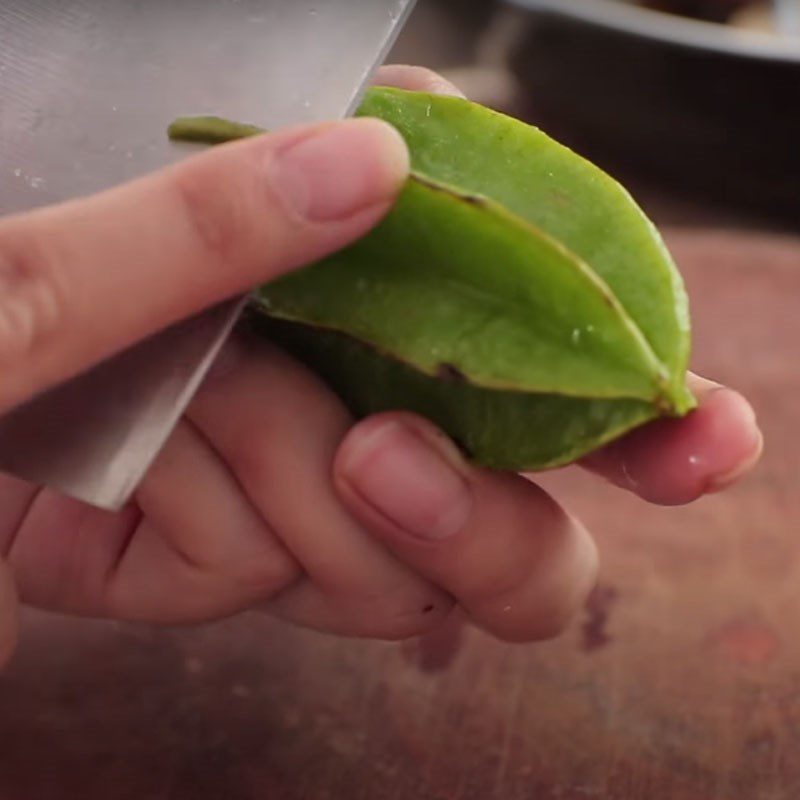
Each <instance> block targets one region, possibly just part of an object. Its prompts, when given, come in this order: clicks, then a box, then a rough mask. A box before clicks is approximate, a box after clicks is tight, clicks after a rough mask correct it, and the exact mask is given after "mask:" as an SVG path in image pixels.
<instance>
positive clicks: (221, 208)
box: [174, 168, 249, 263]
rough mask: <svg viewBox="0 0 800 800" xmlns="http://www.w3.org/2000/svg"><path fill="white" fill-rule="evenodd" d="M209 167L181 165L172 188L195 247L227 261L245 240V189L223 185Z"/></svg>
mask: <svg viewBox="0 0 800 800" xmlns="http://www.w3.org/2000/svg"><path fill="white" fill-rule="evenodd" d="M235 183H236V182H235V181H230V180H228V181H221V180H220V179H219V176H218V175H216V174H215V173H214V172H213V171H212V170H210V169H197V168H194V169H184V170H179V171H178V172H176V174H175V180H174V190H175V194H176V196H177V198H178V203H179V205H180V207H181V208H182V210H183V214H184V217H185V219H186V223H187V226H188V228H189V231H190V235H191V236H192V238H193V239H194V241H195V242H196V244H197V249H198V250H199V251H200V252H201V253H202V254H203V255H204V257H206V258H209V259H211V260H213V261H218V262H224V263H227V262H228V261H230V260H231V259H232V258H234V256H235V255H236V254H237V253H238V252H239V251H240V250H241V248H242V245H243V243H244V242H246V240H247V236H248V230H249V226H248V224H247V221H248V215H247V213H246V212H247V208H246V200H245V198H246V196H247V193H246V192H239V191H231V190H230V188H224V189H223V188H221V187H222V186H225V185H227V186H232V185H235Z"/></svg>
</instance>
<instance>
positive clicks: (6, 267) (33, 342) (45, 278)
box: [0, 234, 67, 363]
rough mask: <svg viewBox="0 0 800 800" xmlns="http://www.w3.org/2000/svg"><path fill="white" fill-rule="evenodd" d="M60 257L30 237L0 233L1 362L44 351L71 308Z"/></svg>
mask: <svg viewBox="0 0 800 800" xmlns="http://www.w3.org/2000/svg"><path fill="white" fill-rule="evenodd" d="M61 263H62V258H61V257H60V256H59V255H58V253H57V251H56V250H55V249H53V248H52V247H45V246H44V244H43V243H42V242H41V241H39V240H37V239H35V238H30V237H25V238H22V237H19V238H17V237H11V236H9V235H7V234H5V235H4V234H0V363H9V362H16V361H19V360H21V359H27V358H29V357H32V356H34V355H37V354H39V353H40V352H42V351H45V350H46V349H47V347H48V346H49V344H50V343H52V342H54V341H55V340H56V334H57V332H58V330H59V329H60V328H61V327H62V325H63V323H64V316H65V312H66V308H67V303H66V300H65V287H64V284H63V281H62V280H61V279H59V275H63V274H64V271H63V270H62V269H61V267H60V265H61Z"/></svg>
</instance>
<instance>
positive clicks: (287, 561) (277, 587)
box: [228, 548, 300, 601]
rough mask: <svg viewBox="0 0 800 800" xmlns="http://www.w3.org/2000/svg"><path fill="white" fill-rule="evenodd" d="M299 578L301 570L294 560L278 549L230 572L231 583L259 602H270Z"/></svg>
mask: <svg viewBox="0 0 800 800" xmlns="http://www.w3.org/2000/svg"><path fill="white" fill-rule="evenodd" d="M299 576H300V569H299V567H298V566H297V564H296V563H295V562H294V560H293V559H292V558H291V557H289V556H288V555H287V554H286V553H282V552H280V551H278V549H277V548H274V549H271V552H265V553H264V554H263V555H261V556H259V557H257V558H252V559H248V560H246V561H243V562H241V563H239V564H237V565H236V566H235V567H233V568H231V569H229V570H228V578H229V580H230V582H231V583H232V584H233V585H235V586H236V587H237V588H238V589H239V590H241V591H242V592H243V593H244V594H246V595H248V596H249V597H253V598H255V599H257V600H259V601H265V600H269V599H270V598H272V597H273V596H275V595H276V594H279V593H280V592H282V591H284V590H285V589H286V588H287V587H289V586H290V585H291V584H292V583H294V581H295V580H297V578H298V577H299Z"/></svg>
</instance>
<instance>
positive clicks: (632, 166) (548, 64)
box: [393, 0, 800, 230]
mask: <svg viewBox="0 0 800 800" xmlns="http://www.w3.org/2000/svg"><path fill="white" fill-rule="evenodd" d="M645 6H649V7H651V8H655V9H668V10H672V11H676V12H680V15H678V14H664V13H654V12H653V11H652V10H649V9H648V8H646V7H645ZM720 20H721V21H723V22H722V23H718V24H712V22H711V21H720ZM794 30H797V31H800V0H630V1H629V2H625V1H624V0H516V2H515V3H508V2H501V1H500V0H485V1H484V2H473V1H471V0H427V2H426V1H425V0H423V2H421V3H420V5H419V7H418V9H417V11H416V12H415V17H414V19H413V20H412V23H411V25H410V26H409V27H408V28H407V29H406V32H405V34H404V36H403V38H402V40H401V41H400V43H399V44H398V46H397V48H396V51H395V53H394V54H393V59H394V60H400V61H407V62H416V63H423V64H425V65H427V66H432V67H435V68H437V69H440V70H442V71H444V72H445V73H446V74H448V76H449V77H451V78H452V79H453V80H454V81H455V82H456V83H459V84H460V85H461V86H462V87H463V88H464V89H465V90H466V91H467V93H468V94H469V95H470V96H471V97H473V98H475V99H477V100H478V101H479V102H482V103H485V104H486V105H490V106H492V107H495V108H499V109H501V110H503V111H507V112H509V113H512V114H514V115H516V116H520V117H523V118H524V119H526V120H528V121H530V122H533V123H535V124H537V125H540V126H541V127H543V128H544V129H545V130H547V131H548V132H550V133H551V134H552V135H554V136H556V137H557V138H559V139H561V140H562V141H564V142H565V143H566V144H568V145H571V146H573V147H574V148H576V149H577V150H578V151H579V152H581V153H582V154H584V155H586V156H588V157H590V158H591V159H593V160H595V161H597V162H598V163H600V164H601V165H602V166H603V167H605V168H606V169H607V170H609V171H611V172H612V173H613V174H615V175H616V176H617V177H619V178H620V179H622V180H623V181H624V182H625V183H626V184H628V185H630V186H631V188H632V189H633V190H634V191H635V193H636V195H637V197H638V198H639V199H640V200H641V201H642V203H643V204H644V205H645V206H646V208H647V210H648V211H650V213H652V214H653V215H654V216H655V217H657V218H658V220H659V221H663V222H666V223H676V224H688V225H706V224H714V223H717V224H726V223H729V224H732V225H739V226H748V225H750V226H759V227H766V228H777V229H781V228H782V229H788V230H792V229H795V230H796V229H800V221H799V219H798V216H799V214H798V209H799V208H800V188H798V187H800V37H799V38H796V39H792V38H791V37H788V36H778V35H777V34H778V32H780V31H787V32H791V31H794Z"/></svg>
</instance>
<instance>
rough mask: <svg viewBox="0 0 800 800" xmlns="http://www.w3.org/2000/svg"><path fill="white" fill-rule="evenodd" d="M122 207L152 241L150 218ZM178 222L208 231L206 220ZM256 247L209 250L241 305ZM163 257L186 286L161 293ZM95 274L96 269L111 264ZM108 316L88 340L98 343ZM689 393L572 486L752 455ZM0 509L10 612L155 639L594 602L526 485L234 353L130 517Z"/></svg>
mask: <svg viewBox="0 0 800 800" xmlns="http://www.w3.org/2000/svg"><path fill="white" fill-rule="evenodd" d="M380 80H381V82H382V83H393V84H395V85H400V86H403V87H405V88H410V89H425V90H434V91H448V92H455V91H456V90H455V89H454V88H453V87H449V86H448V85H447V84H446V83H445V82H443V81H442V79H441V78H439V77H438V76H434V75H432V74H431V73H429V72H427V71H425V70H419V69H413V68H397V67H395V68H388V69H386V70H384V72H383V73H382V75H381V76H380ZM251 146H252V145H251ZM261 146H263V145H261ZM231 152H232V151H226V154H225V156H218V157H219V158H223V157H226V158H230V157H231V156H230V153H231ZM203 158H208V156H206V157H203ZM393 158H394V157H393ZM199 163H202V162H200V161H197V162H196V164H199ZM391 163H392V164H396V163H397V162H396V161H392V162H391ZM389 172H391V174H393V175H395V176H396V175H399V174H400V172H401V170H397V171H396V172H392V171H391V170H390V171H389ZM235 175H236V174H235V173H234V174H233V175H231V176H230V177H226V179H225V181H224V184H225V186H223V185H222V184H223V182H222V181H220V188H225V187H228V188H226V191H228V189H229V190H230V192H231V196H235V197H236V198H237V199H238V202H239V207H240V208H242V209H243V210H242V212H241V213H242V219H243V220H244V221H245V222H246V220H248V219H253V218H254V216H255V212H254V211H253V209H251V208H249V207H243V206H242V203H243V200H242V196H241V194H242V193H241V189H237V186H236V177H235ZM390 183H391V182H390ZM231 184H232V185H231ZM392 185H393V186H395V185H396V184H392ZM121 191H128V190H121ZM247 196H248V195H247V193H245V198H246V197H247ZM249 196H250V197H251V198H252V195H249ZM194 197H195V198H197V197H198V194H195V195H194ZM201 197H202V196H201ZM228 202H229V201H228ZM116 208H117V213H120V212H119V209H120V208H122V209H123V212H124V213H122V219H126V218H127V217H128V215H129V214H130V213H131V207H130V206H126V205H125V203H124V202H121V201H119V203H118V205H117V206H116ZM137 208H138V209H139V210H138V211H137V212H136V213H137V215H138V216H140V217H142V218H143V219H144V220H145V224H146V225H149V226H150V229H151V231H152V232H151V236H152V237H153V239H154V240H155V241H160V239H159V237H160V236H164V235H165V233H158V231H162V227H161V226H160V225H159V217H163V216H164V214H163V212H159V215H158V216H152V217H151V216H150V214H149V209H148V206H147V204H141V203H139V204H137ZM194 208H195V213H197V212H198V211H199V213H200V216H201V218H202V219H203V220H205V221H206V222H205V223H204V224H206V225H210V226H211V229H212V230H215V229H218V228H217V227H216V226H217V225H218V224H219V223H218V222H217V221H216V220H217V218H216V217H215V216H214V213H215V211H216V213H220V208H222V213H223V214H224V206H223V204H222V202H221V201H220V203H219V205H218V204H217V203H215V202H214V203H212V204H211V207H210V208H209V207H207V206H206V205H205V204H204V203H203V202H202V200H201V201H196V203H195V205H194ZM378 216H379V214H377V213H376V214H375V215H374V219H377V218H378ZM374 219H373V218H370V222H372V221H374ZM365 226H366V223H365ZM172 227H174V226H170V228H172ZM242 227H243V228H244V227H246V225H243V226H242ZM255 227H256V228H257V227H258V226H257V225H256V226H255ZM236 230H237V232H238V227H237V228H236ZM2 232H3V228H2V226H0V252H2V249H3V248H2V243H3V241H4V239H3V235H2ZM166 233H168V234H169V237H170V238H169V240H168V241H166V242H164V243H163V244H162V245H161V246H160V247H154V248H152V250H148V251H147V252H153V253H154V255H153V257H152V258H153V269H152V272H153V273H155V274H156V275H158V274H159V270H164V271H170V277H169V278H166V277H165V276H163V275H162V276H161V280H162V281H164V280H168V282H169V284H170V285H171V286H172V292H173V297H175V296H177V297H182V295H181V288H182V283H185V282H186V281H187V273H188V272H189V271H190V270H192V266H193V262H192V258H196V257H201V258H202V257H204V256H198V254H196V253H195V252H194V251H191V252H188V253H187V251H186V248H185V245H182V244H181V241H182V237H181V236H175V234H174V233H173V232H172V230H170V231H167V232H166ZM255 235H257V231H256V232H254V231H252V230H242V231H241V233H238V235H237V236H235V237H234V236H230V235H228V236H225V237H224V240H225V241H226V242H227V243H228V245H227V247H228V248H230V249H228V250H226V260H228V261H232V262H233V263H240V262H242V261H244V262H247V263H248V264H250V267H248V268H247V269H246V270H245V271H246V272H247V275H246V276H244V277H243V276H240V277H243V279H242V281H241V285H242V286H245V285H247V284H248V283H255V282H257V281H258V280H263V279H266V278H267V277H268V275H267V273H268V272H269V270H270V267H269V266H267V267H266V268H265V266H264V264H263V259H262V260H259V259H258V258H257V252H258V247H255V246H254V245H255V244H260V250H261V252H264V251H267V249H268V248H267V245H266V243H265V240H264V238H260V239H258V242H256V243H254V242H253V239H254V236H255ZM117 236H118V237H119V239H118V244H117V247H118V249H119V250H120V251H122V252H127V251H130V252H132V253H135V254H136V257H137V263H138V261H139V260H140V259H141V255H140V254H141V250H139V251H138V252H137V248H140V247H141V245H140V243H139V236H138V235H137V234H136V232H132V231H131V230H130V226H127V225H126V226H121V227H120V229H119V231H117ZM240 238H241V239H243V240H244V242H245V245H244V247H245V251H246V253H250V254H252V253H256V256H251V257H253V258H254V259H255V260H254V261H253V262H250V261H248V256H247V255H243V254H242V253H241V251H240V250H239V246H240ZM269 238H270V239H272V240H273V241H274V238H273V237H269ZM311 238H313V237H311ZM278 241H279V242H283V246H284V247H291V246H292V244H293V242H291V241H289V239H288V238H285V237H284V238H283V239H281V238H280V236H279V238H278ZM248 242H249V244H248ZM294 244H296V243H294ZM75 247H76V248H78V247H80V244H76V245H75ZM176 249H177V253H178V255H179V256H180V258H178V259H177V260H178V261H179V262H181V263H183V267H182V268H181V269H182V272H181V271H180V270H178V274H174V275H173V273H175V270H176V268H175V267H174V266H172V264H173V262H174V261H175V260H176ZM97 253H98V254H97V256H96V263H99V262H101V261H102V262H103V263H105V262H109V261H110V259H109V257H108V254H102V253H101V251H100V249H99V248H98V251H97ZM303 256H304V257H307V258H311V257H313V255H312V254H309V253H307V252H304V253H303ZM110 263H114V261H113V260H111V261H110ZM128 263H130V262H128ZM217 263H218V262H217ZM282 263H283V262H282ZM286 263H288V262H286ZM259 268H261V269H260V271H259ZM283 268H284V267H278V268H277V270H276V272H277V271H279V270H280V269H283ZM249 270H252V271H249ZM123 271H124V263H123V264H120V268H119V272H120V273H122V272H123ZM192 271H195V270H192ZM212 272H213V270H212ZM200 274H205V271H204V270H202V269H201V270H200ZM121 277H122V278H124V279H136V276H133V275H132V276H128V275H122V276H121ZM173 277H174V285H172V281H173ZM136 286H137V287H139V288H134V287H132V288H129V289H127V290H126V294H127V296H137V297H138V293H141V292H142V288H141V287H142V286H143V284H142V283H137V284H136ZM237 286H238V284H237ZM226 291H227V290H226ZM115 296H116V293H115ZM203 297H206V296H205V295H203ZM173 302H174V301H173ZM202 302H205V300H198V303H196V304H195V305H198V304H202ZM143 313H144V312H143ZM147 313H151V312H147ZM181 313H183V312H181ZM186 313H188V310H187V311H186ZM109 316H110V315H106V318H105V319H103V320H99V321H97V322H94V323H92V324H93V325H97V327H98V328H100V326H101V325H102V326H108V325H111V324H112V323H113V320H109V319H108V317H109ZM131 316H133V315H131ZM160 319H161V320H162V321H163V316H162V318H160ZM158 324H161V322H159V323H158ZM153 327H155V325H152V324H151V325H150V328H153ZM103 330H106V328H103ZM136 335H142V331H141V328H140V329H138V332H137V334H136ZM134 338H135V337H134ZM58 363H60V362H58ZM694 380H695V381H696V385H695V387H694V388H695V389H696V390H697V392H698V395H699V396H700V401H701V407H700V409H699V410H698V411H697V412H695V413H694V414H693V415H692V416H691V417H689V418H687V419H685V420H677V421H668V422H664V423H661V422H659V423H656V424H654V425H652V426H649V427H648V428H645V429H643V430H641V431H638V432H636V433H634V434H633V435H631V436H630V437H628V438H627V439H626V440H624V441H621V442H619V443H617V444H615V445H613V446H612V447H611V448H608V449H607V450H605V451H603V452H602V453H600V454H597V455H595V456H593V457H592V458H591V459H588V460H587V462H586V466H588V467H589V468H590V469H592V470H594V471H596V472H599V473H601V474H603V475H604V476H606V477H607V478H609V479H611V480H613V481H615V482H617V483H619V484H624V485H625V486H626V488H631V489H634V490H635V491H638V492H639V493H640V494H642V496H643V497H645V499H648V500H651V501H654V502H661V503H677V502H689V501H691V500H693V499H695V498H696V497H698V496H699V495H700V494H702V493H704V492H705V491H708V490H712V489H715V488H717V487H718V486H722V485H723V484H725V483H727V482H730V481H731V480H733V479H735V477H737V476H738V475H740V474H742V473H743V472H744V471H746V470H747V468H748V467H749V466H750V465H751V464H752V463H753V462H754V461H755V460H756V459H757V457H758V454H759V452H760V448H761V443H760V434H759V432H758V428H757V426H756V424H755V419H754V417H753V414H752V411H751V410H750V407H749V406H748V404H747V403H746V401H745V400H744V399H743V398H741V396H739V395H738V394H736V393H734V392H732V391H730V390H723V389H715V388H713V387H712V385H709V384H707V383H706V382H703V381H701V380H700V379H694ZM0 509H2V516H0V553H4V554H5V555H6V556H7V559H8V561H9V563H10V564H11V566H12V567H13V569H14V571H15V575H16V579H17V585H18V587H19V592H20V595H21V597H22V599H23V601H25V602H29V603H31V604H34V605H38V606H42V607H46V608H52V609H57V610H59V611H62V612H70V613H77V614H88V615H95V616H110V617H114V618H118V619H136V620H147V621H150V622H157V623H171V624H177V623H184V622H195V621H200V620H206V619H212V618H216V617H221V616H225V615H229V614H233V613H235V612H237V611H239V610H242V609H245V608H251V607H255V606H258V607H261V608H264V609H266V610H268V611H270V612H271V613H274V614H276V615H278V616H280V617H282V618H284V619H287V620H290V621H292V622H295V623H298V624H302V625H306V626H310V627H314V628H317V629H321V630H327V631H331V632H334V633H338V634H343V635H350V636H372V637H380V638H405V637H409V636H412V635H415V634H419V633H422V632H424V631H426V630H429V629H430V628H432V627H435V626H436V625H438V624H439V623H440V622H441V621H442V620H443V619H444V617H445V616H446V615H447V614H448V613H449V612H450V610H451V609H452V608H453V606H454V605H456V604H458V605H459V606H461V607H462V609H463V610H464V611H466V613H467V614H468V615H469V616H470V617H471V618H472V619H473V620H474V621H475V622H476V623H477V624H479V625H481V626H483V627H485V628H487V629H489V630H490V631H492V632H493V633H494V634H496V635H497V636H499V637H501V638H505V639H509V640H517V641H524V640H533V639H539V638H546V637H549V636H551V635H553V634H555V633H557V632H558V631H559V630H560V629H561V628H562V627H563V626H564V625H565V624H566V622H567V621H568V620H569V619H570V617H571V615H572V614H573V612H574V611H575V610H576V609H577V608H578V607H579V606H580V605H581V604H582V602H583V600H584V598H585V596H586V594H587V593H588V591H589V590H590V589H591V587H592V585H593V583H594V579H595V570H596V560H597V556H596V552H595V547H594V544H593V542H592V540H591V538H590V536H589V534H588V533H587V532H586V530H585V529H584V528H583V527H582V526H581V525H580V524H579V523H578V522H577V521H576V520H574V519H572V518H571V517H570V516H569V515H568V514H567V513H566V512H565V511H564V510H562V509H561V508H559V507H558V505H557V504H556V503H555V502H554V501H553V500H552V499H551V498H549V497H548V496H547V495H546V494H545V493H544V492H543V491H542V490H541V489H539V488H538V487H537V486H536V485H535V484H534V483H533V482H531V481H530V480H527V479H525V478H523V477H520V476H516V475H508V474H499V473H493V472H490V471H488V470H484V469H480V468H477V467H474V466H472V465H470V464H468V463H466V462H465V461H464V460H463V459H462V457H461V456H460V454H459V453H458V452H457V450H456V449H455V448H454V447H453V446H452V445H451V444H450V442H448V441H447V440H446V439H445V438H444V437H443V436H442V435H441V434H440V433H438V432H437V431H436V430H435V429H434V428H433V427H432V426H431V425H430V424H428V423H427V422H425V421H423V420H420V419H418V418H415V417H411V416H409V415H407V414H385V415H381V416H379V417H375V418H372V419H369V420H365V421H363V422H361V423H358V424H354V421H353V420H352V418H351V417H350V415H349V414H348V413H347V411H346V410H345V409H344V407H343V406H342V405H341V403H340V402H339V400H338V399H337V398H336V397H335V396H334V395H333V394H332V393H331V392H330V391H329V390H328V389H327V388H326V387H325V386H324V385H323V384H322V383H321V382H320V381H319V380H317V378H316V377H315V376H313V375H312V374H310V373H309V372H308V371H307V370H305V369H304V368H303V367H302V366H301V365H299V364H297V363H296V362H294V361H292V360H291V359H289V358H288V357H286V356H285V355H283V354H282V353H280V352H279V351H278V350H277V349H275V348H273V347H271V346H270V345H268V344H266V343H263V342H256V341H251V340H248V339H245V338H240V339H238V340H237V341H234V342H233V343H232V344H231V346H230V347H229V348H228V349H227V351H226V353H225V357H224V359H223V360H222V362H221V363H220V364H219V365H218V367H217V368H216V369H215V371H214V373H213V374H212V376H211V377H210V378H209V380H208V381H207V382H206V384H205V386H204V387H203V389H202V390H201V392H200V393H199V395H198V397H197V398H196V400H195V402H194V403H193V404H192V407H191V409H190V410H189V413H188V414H187V417H186V418H185V420H184V421H183V422H182V423H181V425H180V426H179V428H178V429H177V430H176V432H175V434H174V436H173V437H172V439H171V440H170V442H169V443H168V445H167V447H166V448H165V450H164V452H163V453H162V455H161V457H160V458H159V459H158V462H157V463H156V465H155V466H154V468H153V469H152V470H151V472H150V474H149V475H148V476H147V478H146V480H145V482H144V484H143V485H142V487H141V489H140V491H139V492H138V493H137V497H136V502H135V504H133V505H132V506H131V507H130V508H128V509H126V510H125V511H124V512H122V513H121V514H117V515H112V514H108V513H105V512H100V511H97V510H94V509H91V508H88V507H86V506H83V505H81V504H80V503H76V502H74V501H71V500H67V499H65V498H62V497H59V496H57V495H56V494H54V493H52V492H49V491H46V490H39V489H37V488H35V487H31V486H27V485H24V484H22V483H20V482H18V481H15V480H13V479H10V478H7V479H3V480H2V481H0Z"/></svg>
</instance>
